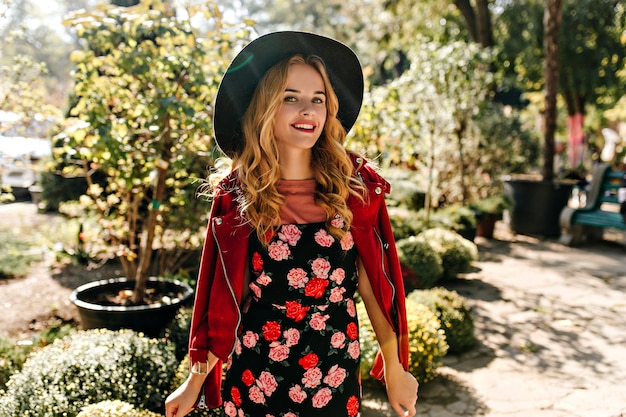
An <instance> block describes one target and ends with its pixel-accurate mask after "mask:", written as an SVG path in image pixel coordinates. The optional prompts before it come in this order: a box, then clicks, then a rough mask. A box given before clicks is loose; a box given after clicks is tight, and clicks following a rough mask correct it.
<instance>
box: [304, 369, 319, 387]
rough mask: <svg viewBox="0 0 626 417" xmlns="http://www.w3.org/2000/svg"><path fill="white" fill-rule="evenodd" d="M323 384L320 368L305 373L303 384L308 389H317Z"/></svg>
mask: <svg viewBox="0 0 626 417" xmlns="http://www.w3.org/2000/svg"><path fill="white" fill-rule="evenodd" d="M321 382H322V371H321V370H320V368H311V369H309V370H308V371H306V372H305V373H304V376H303V377H302V383H303V384H304V386H305V387H306V388H315V387H317V386H318V385H319V384H320V383H321Z"/></svg>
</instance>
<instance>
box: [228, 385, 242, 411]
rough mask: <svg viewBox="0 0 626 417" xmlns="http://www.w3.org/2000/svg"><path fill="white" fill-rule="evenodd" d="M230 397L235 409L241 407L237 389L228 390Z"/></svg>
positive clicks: (239, 393) (239, 394)
mask: <svg viewBox="0 0 626 417" xmlns="http://www.w3.org/2000/svg"><path fill="white" fill-rule="evenodd" d="M230 397H231V398H232V399H233V402H234V403H235V405H236V406H237V407H240V406H241V392H240V391H239V388H237V387H232V388H231V389H230Z"/></svg>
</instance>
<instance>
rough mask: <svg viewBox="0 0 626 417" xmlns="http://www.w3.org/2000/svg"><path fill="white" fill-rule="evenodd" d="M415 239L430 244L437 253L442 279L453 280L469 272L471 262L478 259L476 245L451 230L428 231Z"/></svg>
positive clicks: (435, 229)
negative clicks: (441, 269)
mask: <svg viewBox="0 0 626 417" xmlns="http://www.w3.org/2000/svg"><path fill="white" fill-rule="evenodd" d="M417 239H419V240H423V241H425V242H428V243H430V244H431V246H432V247H433V249H435V251H437V253H439V256H441V263H442V265H443V277H444V278H455V277H456V276H457V275H458V274H461V273H465V272H469V271H470V270H471V266H472V262H473V261H475V260H476V259H478V248H477V247H476V244H475V243H474V242H471V241H469V240H467V239H465V238H463V237H462V236H461V235H459V234H458V233H456V232H454V231H452V230H447V229H444V228H434V229H428V230H425V231H423V232H422V233H420V234H419V235H418V236H417Z"/></svg>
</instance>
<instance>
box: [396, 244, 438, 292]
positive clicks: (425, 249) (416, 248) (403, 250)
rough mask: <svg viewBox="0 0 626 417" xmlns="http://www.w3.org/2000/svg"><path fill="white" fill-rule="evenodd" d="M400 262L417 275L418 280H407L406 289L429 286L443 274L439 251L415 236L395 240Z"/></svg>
mask: <svg viewBox="0 0 626 417" xmlns="http://www.w3.org/2000/svg"><path fill="white" fill-rule="evenodd" d="M396 246H397V249H398V257H399V258H400V262H401V263H402V264H404V265H406V266H407V267H408V268H409V269H410V270H411V271H413V272H414V273H415V275H416V276H417V280H418V282H415V283H412V282H407V280H406V279H405V282H404V284H405V287H406V291H407V292H408V291H411V290H413V289H416V288H430V287H432V286H433V285H435V283H436V282H437V281H439V279H440V278H441V277H442V275H443V264H442V260H441V256H440V255H439V253H438V252H437V251H436V250H435V249H434V248H433V247H432V246H431V245H430V243H428V242H426V241H425V240H423V239H417V238H416V237H415V236H412V237H409V238H407V239H402V240H399V241H398V242H396Z"/></svg>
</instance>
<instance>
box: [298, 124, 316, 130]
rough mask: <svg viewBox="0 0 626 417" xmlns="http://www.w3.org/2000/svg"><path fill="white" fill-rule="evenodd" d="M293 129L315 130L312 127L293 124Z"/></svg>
mask: <svg viewBox="0 0 626 417" xmlns="http://www.w3.org/2000/svg"><path fill="white" fill-rule="evenodd" d="M293 127H295V128H296V129H308V130H313V129H315V126H313V125H305V124H295V125H293Z"/></svg>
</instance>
